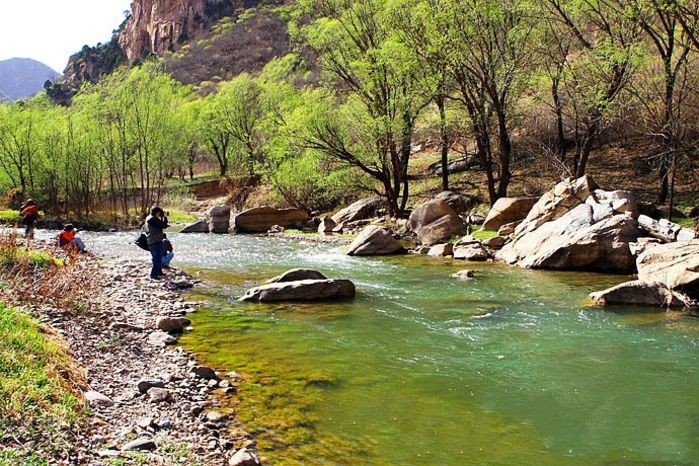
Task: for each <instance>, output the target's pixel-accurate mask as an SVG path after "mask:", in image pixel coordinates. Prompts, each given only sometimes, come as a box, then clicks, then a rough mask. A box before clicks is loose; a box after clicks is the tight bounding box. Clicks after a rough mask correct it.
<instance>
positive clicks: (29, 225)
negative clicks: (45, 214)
mask: <svg viewBox="0 0 699 466" xmlns="http://www.w3.org/2000/svg"><path fill="white" fill-rule="evenodd" d="M19 214H20V215H21V216H22V224H23V225H24V236H25V237H27V238H34V228H35V226H36V221H37V220H38V218H39V208H38V207H37V206H36V204H34V201H33V200H31V199H28V200H27V202H26V203H25V204H24V205H23V206H22V207H20V208H19Z"/></svg>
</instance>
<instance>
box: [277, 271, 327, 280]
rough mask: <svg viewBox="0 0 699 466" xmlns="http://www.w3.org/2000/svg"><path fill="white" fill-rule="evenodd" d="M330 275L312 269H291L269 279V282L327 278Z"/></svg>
mask: <svg viewBox="0 0 699 466" xmlns="http://www.w3.org/2000/svg"><path fill="white" fill-rule="evenodd" d="M327 278H328V277H326V276H325V275H323V274H322V273H320V272H318V271H317V270H311V269H291V270H287V271H286V272H284V273H283V274H281V275H277V276H276V277H274V278H271V279H269V280H267V283H283V282H295V281H298V280H327Z"/></svg>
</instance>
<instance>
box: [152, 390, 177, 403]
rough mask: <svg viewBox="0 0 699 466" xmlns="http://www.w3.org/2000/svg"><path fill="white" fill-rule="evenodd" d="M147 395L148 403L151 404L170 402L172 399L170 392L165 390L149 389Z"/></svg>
mask: <svg viewBox="0 0 699 466" xmlns="http://www.w3.org/2000/svg"><path fill="white" fill-rule="evenodd" d="M147 393H148V396H149V397H150V401H151V402H153V403H160V402H163V401H170V400H171V399H172V395H171V394H170V390H168V389H166V388H159V387H151V388H149V389H148V392H147Z"/></svg>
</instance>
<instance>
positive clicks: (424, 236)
mask: <svg viewBox="0 0 699 466" xmlns="http://www.w3.org/2000/svg"><path fill="white" fill-rule="evenodd" d="M463 225H464V221H463V219H462V218H461V217H459V214H457V213H456V212H454V209H452V208H451V207H449V204H447V203H446V201H444V200H440V199H434V200H431V201H428V202H425V203H424V204H422V205H420V206H419V207H418V208H417V209H415V210H414V211H413V212H412V213H411V214H410V218H409V219H408V228H410V230H411V231H413V232H415V234H416V235H417V238H418V240H419V241H420V243H421V244H424V245H427V246H431V245H433V244H436V243H439V242H440V241H445V240H448V239H449V238H451V237H452V236H454V235H455V234H456V233H458V232H459V230H461V228H462V227H463Z"/></svg>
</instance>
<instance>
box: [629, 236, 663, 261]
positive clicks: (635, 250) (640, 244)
mask: <svg viewBox="0 0 699 466" xmlns="http://www.w3.org/2000/svg"><path fill="white" fill-rule="evenodd" d="M662 243H663V242H662V241H661V240H659V239H657V238H638V239H637V240H636V241H634V242H632V243H629V251H631V254H632V255H633V256H634V257H638V256H639V255H640V254H641V253H642V252H643V251H645V250H646V248H647V247H648V246H649V245H651V244H662Z"/></svg>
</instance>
